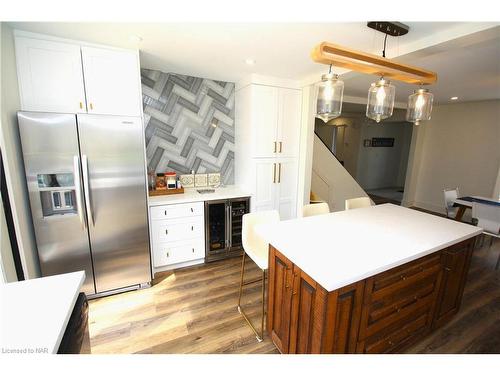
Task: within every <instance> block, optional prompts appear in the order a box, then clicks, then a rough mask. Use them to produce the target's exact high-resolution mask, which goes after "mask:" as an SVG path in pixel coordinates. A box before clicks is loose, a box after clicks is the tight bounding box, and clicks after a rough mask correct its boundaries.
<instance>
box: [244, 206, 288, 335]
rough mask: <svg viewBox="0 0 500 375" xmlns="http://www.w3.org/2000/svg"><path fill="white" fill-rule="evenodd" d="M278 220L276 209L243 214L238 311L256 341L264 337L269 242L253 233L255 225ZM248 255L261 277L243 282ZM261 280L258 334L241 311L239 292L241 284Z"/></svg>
mask: <svg viewBox="0 0 500 375" xmlns="http://www.w3.org/2000/svg"><path fill="white" fill-rule="evenodd" d="M279 221H280V215H279V213H278V211H262V212H253V213H249V214H245V215H243V224H242V233H241V236H242V243H243V257H242V258H243V259H242V261H241V280H240V291H239V294H238V312H239V313H240V314H241V315H242V316H243V318H244V319H245V321H246V322H247V323H248V325H249V326H250V328H251V329H252V331H253V332H254V333H255V336H256V337H257V341H259V342H261V341H262V340H263V339H264V316H265V308H264V306H265V289H266V271H267V268H268V256H269V244H267V243H266V242H265V241H264V240H263V239H262V238H260V237H259V236H258V235H257V234H256V233H255V226H256V225H261V224H271V223H276V222H279ZM247 255H248V257H249V258H250V259H252V260H253V261H254V262H255V264H256V265H257V267H259V268H260V269H261V271H262V277H261V278H258V279H255V280H249V281H246V282H243V279H244V274H245V258H246V256H247ZM258 281H262V316H261V330H260V334H259V332H257V330H256V329H255V327H254V326H253V324H252V322H250V319H248V317H247V315H246V314H245V312H244V311H243V308H242V307H241V294H242V291H243V286H245V285H249V284H253V283H256V282H258Z"/></svg>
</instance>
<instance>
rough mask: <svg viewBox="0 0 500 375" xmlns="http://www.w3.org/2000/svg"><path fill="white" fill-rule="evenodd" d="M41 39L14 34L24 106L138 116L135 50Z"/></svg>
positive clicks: (137, 69) (137, 63) (29, 108)
mask: <svg viewBox="0 0 500 375" xmlns="http://www.w3.org/2000/svg"><path fill="white" fill-rule="evenodd" d="M27 34H28V35H27ZM32 35H33V36H32ZM44 37H45V36H43V35H38V34H31V33H24V32H17V34H16V36H15V43H16V60H17V75H18V80H19V89H20V95H21V108H22V110H25V111H40V112H63V113H92V114H99V115H119V116H140V115H141V106H142V93H141V82H140V67H139V58H138V54H137V52H136V51H128V50H120V49H114V48H105V47H93V46H92V47H91V46H86V45H81V44H79V43H78V42H74V43H72V42H71V41H59V40H58V39H54V38H51V37H46V38H47V39H44ZM82 44H83V43H82Z"/></svg>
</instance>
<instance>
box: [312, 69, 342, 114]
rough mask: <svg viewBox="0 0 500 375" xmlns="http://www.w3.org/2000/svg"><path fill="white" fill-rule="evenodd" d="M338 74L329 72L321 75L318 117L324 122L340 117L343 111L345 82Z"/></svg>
mask: <svg viewBox="0 0 500 375" xmlns="http://www.w3.org/2000/svg"><path fill="white" fill-rule="evenodd" d="M338 78H339V76H338V75H337V74H333V73H328V74H323V75H322V76H321V82H320V83H319V84H318V100H317V102H316V117H318V118H320V119H321V120H323V121H324V122H327V121H329V120H331V119H334V118H336V117H339V116H340V114H341V113H342V98H343V96H344V82H342V81H340V80H339V79H338Z"/></svg>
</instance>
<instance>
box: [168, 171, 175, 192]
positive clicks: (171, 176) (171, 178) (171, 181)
mask: <svg viewBox="0 0 500 375" xmlns="http://www.w3.org/2000/svg"><path fill="white" fill-rule="evenodd" d="M165 180H166V182H167V189H177V175H176V173H175V172H167V173H165Z"/></svg>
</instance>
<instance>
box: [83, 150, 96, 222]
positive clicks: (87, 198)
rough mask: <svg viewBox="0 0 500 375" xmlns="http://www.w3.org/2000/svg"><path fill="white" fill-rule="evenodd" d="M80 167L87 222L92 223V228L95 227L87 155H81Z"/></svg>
mask: <svg viewBox="0 0 500 375" xmlns="http://www.w3.org/2000/svg"><path fill="white" fill-rule="evenodd" d="M82 167H83V185H84V191H85V204H86V205H87V217H88V218H89V221H90V222H91V223H92V226H95V223H94V215H93V213H92V204H91V202H90V184H89V164H88V159H87V155H82Z"/></svg>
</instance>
